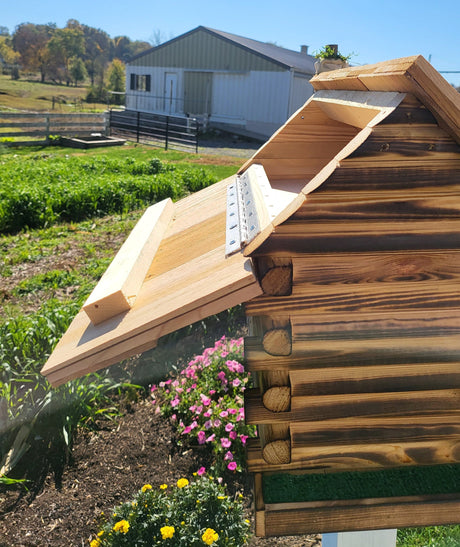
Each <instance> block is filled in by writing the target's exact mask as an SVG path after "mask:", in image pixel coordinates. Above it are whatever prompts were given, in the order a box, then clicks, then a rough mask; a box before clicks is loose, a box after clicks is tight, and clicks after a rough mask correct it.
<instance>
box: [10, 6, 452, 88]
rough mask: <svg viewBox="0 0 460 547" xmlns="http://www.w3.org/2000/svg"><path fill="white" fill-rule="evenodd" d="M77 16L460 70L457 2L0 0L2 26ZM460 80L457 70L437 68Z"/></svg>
mask: <svg viewBox="0 0 460 547" xmlns="http://www.w3.org/2000/svg"><path fill="white" fill-rule="evenodd" d="M68 19H77V20H78V21H80V22H81V23H84V24H86V25H89V26H93V27H97V28H101V29H103V30H105V31H106V32H107V33H108V34H109V35H110V36H112V37H114V36H118V35H123V34H124V35H126V36H129V37H130V38H131V39H133V40H146V41H151V40H152V39H153V36H154V33H155V32H157V34H158V33H160V35H161V37H162V39H163V41H166V40H168V39H170V38H173V37H175V36H179V35H180V34H183V33H184V32H187V31H189V30H191V29H193V28H195V27H197V26H199V25H204V26H208V27H212V28H216V29H219V30H224V31H227V32H232V33H234V34H239V35H241V36H246V37H248V38H253V39H255V40H260V41H262V42H275V43H276V44H278V45H280V46H283V47H286V48H288V49H293V50H299V49H300V45H302V44H305V45H308V46H309V52H310V53H311V52H314V51H315V50H318V49H320V48H321V47H322V46H323V45H325V44H330V43H335V44H339V50H340V51H341V52H342V53H343V54H349V53H354V54H355V55H354V56H353V57H352V59H351V63H352V64H359V65H362V64H367V63H376V62H379V61H386V60H389V59H395V58H398V57H406V56H409V55H416V54H421V55H423V56H424V57H425V58H426V59H430V58H431V63H432V64H433V66H434V67H435V68H436V69H437V70H439V71H447V70H449V71H460V0H438V1H437V2H435V1H433V0H431V1H430V2H428V1H427V0H418V1H415V0H399V1H397V0H386V2H378V1H373V0H366V1H360V0H348V1H347V2H344V1H338V0H328V1H327V2H308V1H306V0H284V1H283V0H276V1H275V0H264V1H262V0H214V1H209V0H195V1H190V0H188V1H186V0H161V1H157V0H131V1H130V2H127V1H126V0H123V1H121V0H78V1H77V2H66V1H63V0H40V1H37V0H19V1H18V2H12V1H9V0H0V25H3V26H6V27H8V28H9V30H10V32H12V31H13V30H14V27H15V26H16V25H18V24H19V23H23V22H31V23H36V24H38V23H48V22H53V23H56V24H57V25H58V26H59V27H62V26H65V24H66V22H67V20H68ZM443 76H444V78H446V80H448V81H449V82H451V83H454V84H455V85H460V74H443Z"/></svg>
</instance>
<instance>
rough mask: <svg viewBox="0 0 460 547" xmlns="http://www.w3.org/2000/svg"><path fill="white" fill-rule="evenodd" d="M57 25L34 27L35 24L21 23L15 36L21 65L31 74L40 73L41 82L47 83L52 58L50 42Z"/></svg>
mask: <svg viewBox="0 0 460 547" xmlns="http://www.w3.org/2000/svg"><path fill="white" fill-rule="evenodd" d="M55 30H56V25H55V24H54V23H48V24H47V25H34V24H33V23H21V24H20V25H18V26H17V27H16V29H15V31H14V34H13V48H14V50H15V51H16V52H18V53H19V54H20V57H21V65H22V67H23V68H24V69H25V70H30V71H31V72H35V71H37V70H38V71H40V75H41V81H42V82H44V81H45V77H46V73H47V70H48V68H49V65H50V64H52V57H51V56H50V55H49V51H48V42H49V41H50V39H51V37H52V35H53V33H54V31H55Z"/></svg>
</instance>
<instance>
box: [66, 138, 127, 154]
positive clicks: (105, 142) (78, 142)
mask: <svg viewBox="0 0 460 547" xmlns="http://www.w3.org/2000/svg"><path fill="white" fill-rule="evenodd" d="M125 142H126V139H119V138H116V137H106V136H104V135H91V136H89V137H61V138H60V140H59V144H60V145H61V146H70V147H71V148H83V149H85V150H86V149H88V148H100V147H102V146H122V145H123V144H125Z"/></svg>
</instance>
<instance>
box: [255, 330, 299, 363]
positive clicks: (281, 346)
mask: <svg viewBox="0 0 460 547" xmlns="http://www.w3.org/2000/svg"><path fill="white" fill-rule="evenodd" d="M262 345H263V348H264V350H265V351H266V352H267V353H268V354H270V355H279V356H282V355H290V354H291V349H292V343H291V335H290V333H289V331H288V330H286V329H270V330H268V331H267V332H266V333H265V334H264V337H263V340H262Z"/></svg>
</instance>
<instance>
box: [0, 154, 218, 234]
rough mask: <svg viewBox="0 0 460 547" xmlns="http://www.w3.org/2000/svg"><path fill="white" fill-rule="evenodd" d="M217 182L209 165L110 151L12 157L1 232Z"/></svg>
mask: <svg viewBox="0 0 460 547" xmlns="http://www.w3.org/2000/svg"><path fill="white" fill-rule="evenodd" d="M214 182H216V178H215V177H214V176H212V175H209V174H208V173H206V171H204V170H203V169H196V170H194V169H188V170H183V169H178V168H176V167H175V166H173V165H168V164H164V163H163V162H161V161H160V160H159V159H157V158H154V159H151V160H150V161H140V160H134V159H112V158H109V157H106V156H103V155H101V156H95V157H91V158H85V157H66V158H62V157H53V156H47V155H37V156H34V157H30V158H26V159H24V158H20V159H17V158H13V157H10V158H7V160H5V161H4V162H3V161H2V169H1V170H0V233H1V232H3V233H16V232H20V231H21V230H23V229H24V228H26V227H28V228H43V227H45V226H49V225H51V224H54V223H57V222H62V221H68V222H72V221H73V222H78V221H81V220H85V219H88V218H92V217H101V216H105V215H109V214H113V213H125V212H127V211H129V210H133V209H138V208H140V207H142V206H146V205H151V204H152V203H154V202H156V201H159V200H162V199H165V198H167V197H170V198H172V199H178V198H181V197H184V196H185V195H187V194H188V193H190V192H192V191H196V190H199V189H201V188H204V187H205V186H209V185H210V184H213V183H214Z"/></svg>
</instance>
